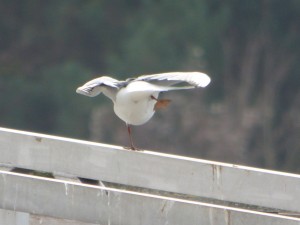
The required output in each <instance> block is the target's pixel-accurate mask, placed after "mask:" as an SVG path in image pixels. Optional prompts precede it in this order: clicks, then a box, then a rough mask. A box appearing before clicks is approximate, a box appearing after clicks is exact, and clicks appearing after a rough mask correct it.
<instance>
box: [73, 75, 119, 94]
mask: <svg viewBox="0 0 300 225" xmlns="http://www.w3.org/2000/svg"><path fill="white" fill-rule="evenodd" d="M118 83H119V81H118V80H116V79H114V78H111V77H107V76H102V77H98V78H95V79H93V80H91V81H88V82H87V83H85V84H84V85H82V86H81V87H78V88H77V89H76V93H78V94H82V95H85V96H88V97H95V96H97V95H99V94H100V93H101V92H102V90H103V89H101V87H111V88H116V89H118Z"/></svg>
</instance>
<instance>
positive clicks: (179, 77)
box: [134, 72, 210, 87]
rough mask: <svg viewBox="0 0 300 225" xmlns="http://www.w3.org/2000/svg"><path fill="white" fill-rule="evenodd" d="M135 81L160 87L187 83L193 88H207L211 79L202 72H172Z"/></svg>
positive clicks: (147, 76) (140, 77) (144, 76)
mask: <svg viewBox="0 0 300 225" xmlns="http://www.w3.org/2000/svg"><path fill="white" fill-rule="evenodd" d="M134 80H135V81H146V82H149V83H153V84H156V85H159V86H171V85H175V84H180V83H187V84H189V85H190V86H192V87H206V86H207V85H208V84H209V83H210V77H209V76H208V75H206V74H205V73H201V72H170V73H160V74H153V75H143V76H139V77H138V78H136V79H134Z"/></svg>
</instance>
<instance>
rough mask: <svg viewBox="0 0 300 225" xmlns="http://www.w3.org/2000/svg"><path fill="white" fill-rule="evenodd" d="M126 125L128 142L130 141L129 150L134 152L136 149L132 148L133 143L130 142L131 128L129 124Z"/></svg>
mask: <svg viewBox="0 0 300 225" xmlns="http://www.w3.org/2000/svg"><path fill="white" fill-rule="evenodd" d="M126 125H127V131H128V135H129V140H130V149H131V150H136V148H135V147H134V145H133V141H132V136H131V127H130V125H129V124H126Z"/></svg>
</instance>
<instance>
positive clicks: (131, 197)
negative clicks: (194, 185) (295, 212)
mask: <svg viewBox="0 0 300 225" xmlns="http://www.w3.org/2000/svg"><path fill="white" fill-rule="evenodd" d="M0 208H3V209H7V210H14V211H21V212H27V213H31V214H38V215H44V216H51V217H56V218H64V219H70V220H76V221H83V222H87V223H96V224H123V225H140V224H143V225H148V224H149V225H150V224H151V225H152V224H157V225H160V224H172V225H177V224H178V225H181V224H218V225H228V224H230V225H235V224H236V225H237V224H244V225H248V224H249V225H253V224H256V225H282V224H285V225H299V224H300V219H296V218H289V217H285V216H278V215H271V214H266V213H257V212H254V211H250V210H241V209H235V208H230V207H223V206H218V205H212V204H204V203H201V202H195V201H185V200H180V199H175V198H167V197H160V196H156V195H149V194H141V193H137V192H130V191H122V190H117V189H110V188H103V187H97V186H92V185H83V184H78V183H75V182H65V181H60V180H55V179H48V178H39V177H35V176H30V175H21V174H16V173H12V172H3V171H2V172H0Z"/></svg>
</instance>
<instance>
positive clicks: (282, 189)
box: [0, 128, 300, 212]
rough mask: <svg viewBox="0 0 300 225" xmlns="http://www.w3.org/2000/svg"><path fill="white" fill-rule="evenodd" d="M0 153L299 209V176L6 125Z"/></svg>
mask: <svg viewBox="0 0 300 225" xmlns="http://www.w3.org/2000/svg"><path fill="white" fill-rule="evenodd" d="M200 150H201V149H200ZM0 156H1V157H0V164H2V165H9V166H17V167H23V168H28V169H33V170H41V171H48V172H55V173H56V172H57V173H60V174H66V175H71V176H78V177H85V178H91V179H96V180H102V181H108V182H113V183H119V184H125V185H131V186H136V187H145V188H150V189H156V190H163V191H168V192H176V193H183V194H188V195H194V196H201V197H205V198H212V199H218V200H224V201H229V202H237V203H243V204H249V205H256V206H262V207H268V208H275V209H281V210H287V211H295V212H300V201H299V199H300V176H299V175H295V174H289V173H281V172H276V171H270V170H262V169H257V168H250V167H244V166H237V165H231V164H224V163H218V162H211V161H205V160H199V159H193V158H186V157H180V156H174V155H167V154H161V153H155V152H150V151H142V152H133V151H128V150H124V149H122V148H121V147H117V146H110V145H103V144H97V143H93V142H86V141H79V140H74V139H68V138H61V137H55V136H49V135H42V134H37V133H30V132H23V131H16V130H11V129H5V128H1V129H0Z"/></svg>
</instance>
